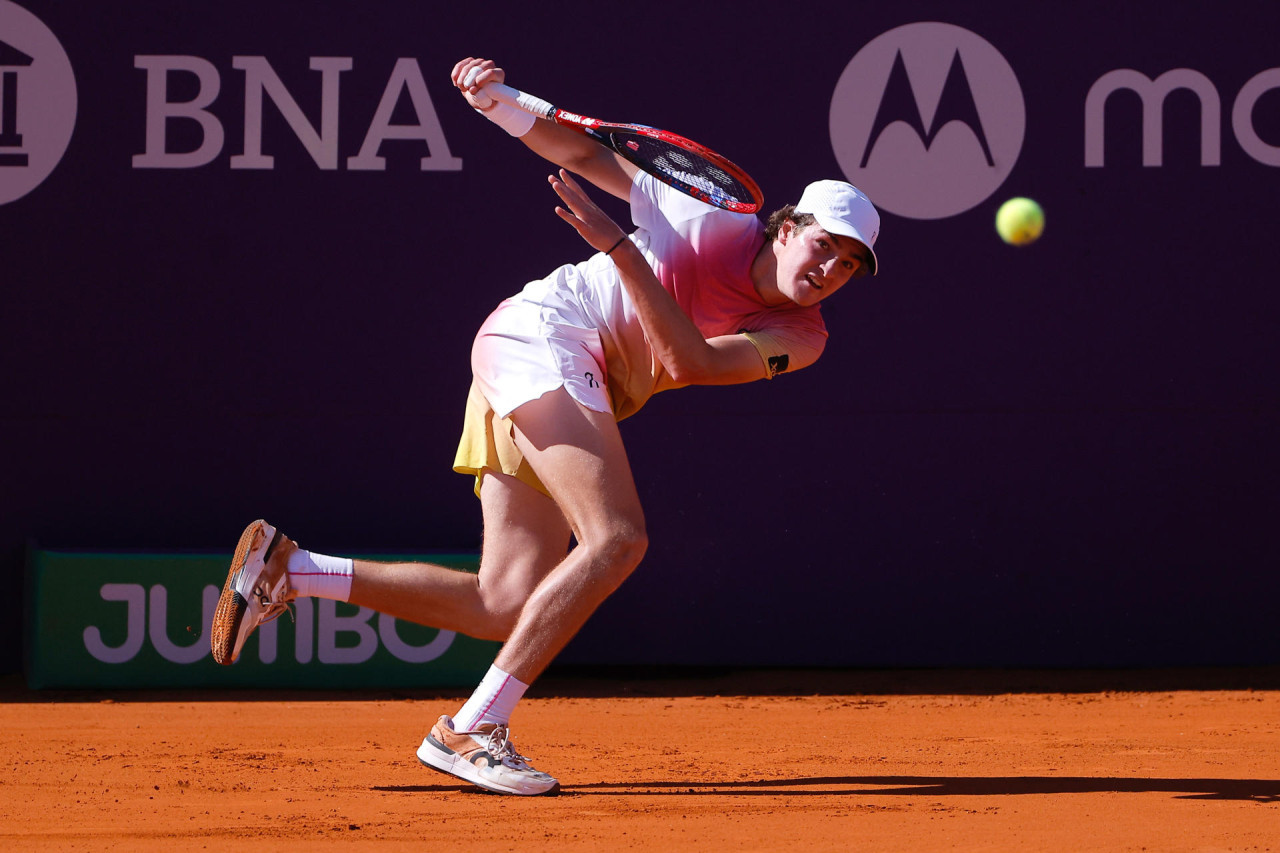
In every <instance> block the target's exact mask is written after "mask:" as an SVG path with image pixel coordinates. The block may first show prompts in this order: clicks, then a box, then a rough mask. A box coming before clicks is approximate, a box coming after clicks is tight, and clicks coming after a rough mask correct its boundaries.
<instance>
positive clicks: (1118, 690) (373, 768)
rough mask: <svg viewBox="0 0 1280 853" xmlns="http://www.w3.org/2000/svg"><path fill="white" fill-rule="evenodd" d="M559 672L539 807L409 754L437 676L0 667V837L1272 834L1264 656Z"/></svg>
mask: <svg viewBox="0 0 1280 853" xmlns="http://www.w3.org/2000/svg"><path fill="white" fill-rule="evenodd" d="M616 676H617V673H613V674H611V675H608V676H603V677H602V676H599V675H596V676H595V677H585V676H582V675H577V676H574V677H570V676H569V675H558V674H556V673H554V672H553V674H552V675H551V677H549V678H547V679H545V680H544V681H543V682H540V683H539V684H538V685H535V687H534V689H533V691H531V693H530V694H529V696H528V697H526V699H525V700H524V701H523V702H522V703H521V705H520V707H519V708H518V710H517V712H516V714H517V715H516V718H515V720H514V721H513V723H514V725H513V733H514V735H515V737H516V743H517V745H518V746H519V747H520V748H521V751H522V752H524V753H525V754H526V755H528V756H529V757H530V758H531V760H532V761H533V763H534V765H535V766H537V767H538V768H540V769H543V770H546V771H548V772H550V773H552V774H554V775H556V776H558V777H559V778H560V780H561V783H562V786H563V793H562V794H561V795H560V796H558V797H541V798H529V799H522V798H515V797H499V796H494V795H490V794H484V793H480V792H478V791H476V790H475V789H472V788H469V787H468V786H465V785H463V784H462V783H460V782H455V781H453V780H452V779H451V778H450V777H447V776H442V775H440V774H437V773H435V772H433V771H430V770H427V769H426V768H424V767H422V766H421V765H419V763H418V761H417V759H416V758H415V756H414V750H415V748H416V747H417V745H418V743H419V742H420V741H421V739H422V736H423V735H424V734H425V732H426V731H427V728H428V727H429V725H430V724H431V721H432V720H433V719H434V718H435V717H436V716H437V715H439V714H441V713H452V712H453V711H454V710H456V708H457V706H458V705H459V704H460V701H461V698H462V693H461V692H458V691H450V692H434V693H427V692H422V693H391V692H385V693H359V694H345V693H344V694H317V693H306V692H297V693H271V694H265V693H261V692H231V693H221V694H217V693H214V694H210V693H208V692H202V693H196V692H178V691H175V692H166V693H157V692H136V693H129V692H123V691H115V692H110V693H80V692H77V693H68V692H40V693H33V692H30V691H27V690H26V689H25V688H24V687H23V686H22V685H21V683H20V682H19V681H18V680H17V679H15V678H13V677H9V678H8V679H7V680H4V681H0V746H2V749H0V756H2V758H0V760H3V762H4V770H3V773H0V849H3V850H6V851H8V850H13V851H46V850H47V851H54V850H56V851H70V850H95V851H96V850H105V849H112V848H115V849H122V850H131V851H132V850H142V851H152V850H155V851H161V850H162V851H170V852H171V851H187V850H217V851H231V850H290V851H303V850H315V849H328V848H336V847H341V848H346V849H360V850H366V849H367V850H378V851H391V850H430V851H459V853H462V852H463V851H483V850H519V851H552V850H556V851H560V850H609V851H622V850H700V851H721V850H726V851H727V850H768V851H774V850H778V851H783V850H785V851H792V850H794V851H801V852H802V853H809V851H821V850H855V849H857V850H909V851H927V850H1018V851H1044V850H1063V851H1080V850H1144V849H1145V850H1153V851H1180V850H1215V851H1217V850H1242V851H1243V850H1280V672H1278V671H1276V670H1274V669H1263V670H1232V671H1207V672H1206V671H1194V672H1191V671H1188V672H1168V671H1167V672H1157V673H1145V674H1144V673H1132V672H1129V673H1111V674H1106V673H1102V674H1098V673H1093V674H1090V673H1056V674H1054V673H990V672H978V673H972V672H970V673H964V672H953V673H930V672H908V673H886V672H879V673H857V672H837V673H814V672H806V673H795V672H790V673H777V672H745V673H743V672H722V673H701V674H696V677H695V676H688V677H678V678H667V679H666V680H654V679H632V680H621V679H618V678H617V677H616Z"/></svg>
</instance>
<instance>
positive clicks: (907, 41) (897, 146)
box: [830, 22, 1027, 219]
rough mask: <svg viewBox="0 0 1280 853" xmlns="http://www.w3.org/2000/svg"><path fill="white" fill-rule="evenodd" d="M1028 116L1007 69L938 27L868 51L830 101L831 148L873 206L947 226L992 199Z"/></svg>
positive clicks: (881, 41)
mask: <svg viewBox="0 0 1280 853" xmlns="http://www.w3.org/2000/svg"><path fill="white" fill-rule="evenodd" d="M1026 123H1027V112H1026V104H1025V103H1024V101H1023V98H1022V87H1021V86H1019V85H1018V78H1017V76H1016V75H1015V74H1014V73H1013V69H1012V68H1011V67H1010V65H1009V63H1008V61H1006V60H1005V58H1004V57H1003V56H1002V55H1001V54H1000V51H998V50H996V49H995V48H994V47H993V46H992V45H991V44H990V43H989V42H988V41H987V40H986V39H984V38H982V37H981V36H979V35H976V34H975V33H972V32H970V31H969V30H966V29H964V28H962V27H957V26H955V25H953V24H944V23H938V22H928V23H915V24H906V25H905V26H901V27H897V28H895V29H892V30H889V31H888V32H886V33H884V34H883V35H880V36H879V37H877V38H875V39H874V40H872V41H871V42H869V43H868V44H867V45H866V46H865V47H864V48H862V50H860V51H858V53H857V55H856V56H854V57H853V59H852V60H851V61H850V62H849V64H848V65H847V66H846V67H845V69H844V72H843V73H842V74H841V75H840V79H839V81H838V82H837V83H836V87H835V91H834V93H833V95H832V98H831V115H830V131H831V145H832V148H833V149H834V151H835V155H836V161H837V162H838V163H839V164H840V168H841V169H842V170H843V171H844V174H845V176H846V177H847V178H848V179H849V181H851V182H852V183H854V184H856V185H857V186H858V187H859V188H861V189H862V190H863V191H864V192H866V194H867V195H868V196H870V197H871V199H872V200H873V201H874V202H875V204H876V206H877V207H879V208H881V209H883V210H887V211H890V212H892V213H896V214H898V215H899V216H905V217H907V218H910V219H943V218H945V217H948V216H955V215H956V214H959V213H963V212H964V211H966V210H969V209H970V208H972V207H975V206H976V205H978V204H981V203H982V202H983V201H985V200H986V199H987V198H989V197H990V196H991V195H992V194H993V193H994V192H995V191H996V190H997V189H999V187H1000V185H1001V184H1002V183H1003V182H1004V179H1005V178H1006V177H1008V175H1009V172H1010V171H1012V169H1013V165H1014V163H1015V162H1017V159H1018V154H1019V153H1020V152H1021V150H1022V140H1023V135H1024V133H1025V131H1026Z"/></svg>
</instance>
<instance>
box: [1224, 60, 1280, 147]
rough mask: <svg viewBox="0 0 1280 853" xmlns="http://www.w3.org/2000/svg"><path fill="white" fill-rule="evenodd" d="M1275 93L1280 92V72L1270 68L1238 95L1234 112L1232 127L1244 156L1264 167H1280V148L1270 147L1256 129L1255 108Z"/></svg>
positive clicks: (1277, 69) (1255, 77)
mask: <svg viewBox="0 0 1280 853" xmlns="http://www.w3.org/2000/svg"><path fill="white" fill-rule="evenodd" d="M1272 89H1280V68H1268V69H1267V70H1266V71H1263V72H1261V73H1259V74H1255V75H1254V76H1253V78H1252V79H1250V80H1249V82H1248V83H1245V84H1244V88H1243V89H1241V90H1240V94H1238V95H1236V105H1235V107H1233V108H1232V110H1231V127H1232V129H1233V130H1235V132H1236V141H1237V142H1239V143H1240V147H1241V148H1243V149H1244V153H1246V154H1248V155H1249V156H1250V157H1252V158H1253V159H1255V160H1257V161H1258V162H1259V163H1261V164H1262V165H1264V166H1280V146H1276V145H1268V144H1267V143H1266V142H1265V141H1263V139H1262V137H1261V136H1259V135H1258V131H1257V130H1256V129H1255V128H1254V126H1253V107H1254V105H1255V104H1257V103H1258V99H1259V98H1261V97H1262V96H1263V95H1264V94H1265V93H1267V92H1269V91H1271V90H1272Z"/></svg>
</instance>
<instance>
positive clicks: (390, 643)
mask: <svg viewBox="0 0 1280 853" xmlns="http://www.w3.org/2000/svg"><path fill="white" fill-rule="evenodd" d="M378 636H379V637H381V638H382V645H384V646H386V648H387V651H389V652H391V654H392V655H393V656H394V657H395V658H396V659H397V660H402V661H404V662H405V663H426V662H427V661H433V660H435V659H436V658H438V657H440V656H441V655H442V654H444V653H445V652H447V651H449V647H450V646H451V645H453V638H454V637H456V636H458V635H457V634H456V633H455V632H453V631H444V630H442V631H440V633H438V634H436V636H435V637H434V638H433V639H432V640H431V642H429V643H427V644H426V645H424V646H413V645H410V644H409V643H406V642H405V641H404V640H402V639H400V635H399V634H397V633H396V620H395V618H394V617H392V616H388V615H387V614H385V613H379V614H378Z"/></svg>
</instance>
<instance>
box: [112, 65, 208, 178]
mask: <svg viewBox="0 0 1280 853" xmlns="http://www.w3.org/2000/svg"><path fill="white" fill-rule="evenodd" d="M133 67H134V68H141V69H144V70H145V71H146V72H147V137H146V139H147V141H146V151H144V152H143V153H142V154H135V155H134V156H133V168H135V169H191V168H194V167H196V166H204V165H206V164H208V163H211V162H213V158H215V157H217V156H218V154H219V153H221V151H222V142H223V138H224V134H223V130H222V122H220V121H218V118H217V116H215V115H214V114H213V113H211V112H209V111H208V110H206V109H205V107H207V106H209V105H210V104H212V103H213V101H214V99H215V98H217V97H218V90H219V89H220V88H221V87H222V80H221V78H219V77H218V69H216V68H214V67H213V63H211V62H209V60H207V59H201V58H200V57H198V56H135V57H134V58H133ZM170 71H189V72H191V73H192V74H194V75H196V79H197V80H199V81H200V90H199V91H198V92H196V96H195V97H194V98H192V99H191V100H190V101H183V102H180V103H173V102H171V101H169V99H168V98H169V72H170ZM170 118H189V119H194V120H195V121H197V122H199V123H200V127H201V129H202V130H203V131H204V139H203V140H202V141H201V143H200V147H199V148H197V149H196V150H195V151H189V152H186V153H181V154H170V153H168V152H167V151H166V150H165V124H166V122H167V121H168V119H170Z"/></svg>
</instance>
